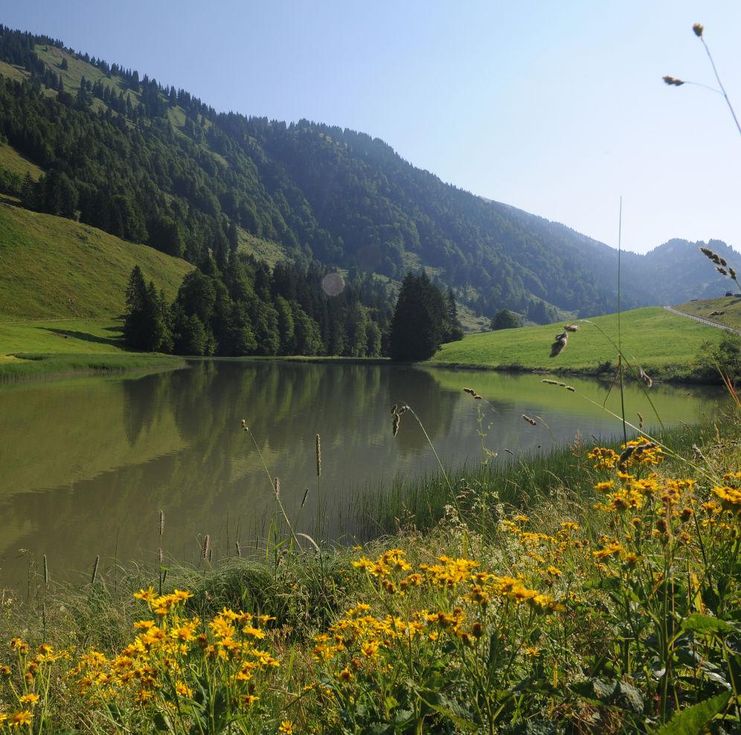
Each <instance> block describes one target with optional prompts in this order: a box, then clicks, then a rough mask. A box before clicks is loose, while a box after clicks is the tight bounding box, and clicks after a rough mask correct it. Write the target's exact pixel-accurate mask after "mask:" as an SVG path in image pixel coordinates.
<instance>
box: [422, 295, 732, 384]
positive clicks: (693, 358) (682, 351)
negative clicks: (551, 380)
mask: <svg viewBox="0 0 741 735" xmlns="http://www.w3.org/2000/svg"><path fill="white" fill-rule="evenodd" d="M576 324H577V326H578V331H577V332H574V333H570V334H569V338H568V345H567V347H566V349H564V350H563V351H562V352H561V353H560V354H559V355H558V356H556V357H549V354H550V348H551V344H552V343H553V340H554V337H555V335H556V334H557V333H559V332H561V325H560V324H551V325H547V326H543V327H523V328H520V329H507V330H503V331H499V332H487V333H484V334H472V335H467V336H466V337H464V338H463V340H462V341H460V342H455V343H452V344H446V345H443V347H442V349H441V350H440V352H438V353H437V354H436V355H435V357H434V358H433V359H432V363H433V364H434V363H440V364H449V365H462V366H466V367H490V368H507V367H513V368H521V369H526V370H554V371H558V370H566V371H570V370H571V371H575V372H590V373H598V372H603V371H609V370H610V369H614V367H615V366H616V365H617V358H618V351H617V348H616V343H617V315H616V314H609V315H607V316H600V317H594V318H593V319H589V320H578V321H577V322H576ZM621 329H622V350H623V354H624V355H625V357H626V358H627V359H628V360H629V361H630V362H631V364H632V365H634V366H638V365H640V366H642V367H643V368H644V369H645V370H646V371H647V372H649V373H651V372H654V373H659V374H661V375H664V376H672V375H674V376H678V377H682V376H685V377H686V376H688V375H689V374H691V373H692V372H693V371H694V369H695V368H696V367H697V366H698V360H699V359H700V355H701V352H702V350H703V346H704V345H705V344H706V343H710V344H711V345H715V344H717V343H718V342H720V340H721V339H722V337H723V332H721V330H717V329H713V328H712V327H708V326H705V325H702V324H699V323H697V322H695V321H693V320H691V319H685V318H684V317H680V316H675V315H673V314H671V313H669V312H668V311H666V310H665V309H661V308H657V307H650V308H645V309H634V310H633V311H628V312H625V313H624V314H623V315H622V318H621ZM610 340H612V342H611V341H610Z"/></svg>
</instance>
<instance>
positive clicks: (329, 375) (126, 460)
mask: <svg viewBox="0 0 741 735" xmlns="http://www.w3.org/2000/svg"><path fill="white" fill-rule="evenodd" d="M473 382H475V383H476V388H477V390H478V391H479V392H480V393H482V394H483V395H484V396H485V397H486V398H487V399H488V402H479V404H478V405H476V404H475V402H474V401H472V400H471V399H470V396H467V395H465V394H464V393H463V392H462V390H461V387H462V386H463V385H466V384H470V383H473ZM581 382H582V383H584V385H583V386H582V385H581V384H580V385H579V391H580V392H581V391H585V392H589V391H591V393H590V395H591V396H592V397H594V398H595V400H596V399H597V398H599V396H600V395H604V389H602V388H599V387H595V385H594V384H591V383H585V382H584V381H581ZM654 398H655V401H657V403H658V404H661V405H664V404H665V405H664V408H665V409H666V410H669V406H671V407H672V408H671V411H672V412H673V413H672V416H673V420H679V418H681V419H683V420H693V419H694V418H695V417H696V415H697V412H698V411H699V404H700V399H698V398H687V397H686V396H682V397H681V399H678V398H677V397H676V396H675V395H671V392H669V393H664V392H661V391H659V392H657V393H656V395H655V397H654ZM566 401H568V402H566ZM662 402H663V403H662ZM393 403H408V404H409V405H411V406H412V407H413V408H414V410H415V412H416V413H417V414H418V415H419V417H420V419H421V420H422V422H423V423H424V426H425V428H426V430H427V432H428V433H429V435H430V437H431V439H432V441H433V442H434V444H435V447H436V449H437V450H438V452H439V453H440V455H441V457H443V461H445V462H446V463H448V464H454V465H460V464H461V463H462V462H463V461H464V460H465V458H466V457H467V456H468V457H470V458H471V461H474V462H476V461H478V460H479V459H480V457H481V454H480V440H479V437H478V436H477V433H476V432H477V423H476V416H477V414H476V411H477V408H480V409H482V410H484V412H485V416H484V421H483V422H482V424H481V425H482V426H483V427H484V428H485V427H486V426H487V425H488V423H491V424H492V428H491V431H490V433H489V436H487V437H486V443H487V445H488V446H490V447H492V448H495V449H499V450H500V451H501V450H502V449H504V448H509V449H510V450H512V451H515V452H516V453H520V452H524V451H528V450H535V449H537V448H538V447H539V446H542V447H544V448H550V446H552V442H553V441H554V440H556V441H564V440H571V439H572V438H573V436H574V434H575V433H576V432H577V431H581V432H582V433H583V434H584V435H585V436H587V437H588V436H589V434H590V433H592V432H594V433H600V432H601V433H606V432H608V431H610V430H612V429H613V425H612V423H611V420H610V419H609V418H606V417H605V415H604V414H603V413H601V412H600V411H599V410H598V409H595V408H594V407H592V406H591V405H589V404H584V403H583V402H582V406H581V408H580V407H579V404H578V402H575V401H574V396H573V395H572V394H568V395H566V394H565V392H564V391H557V390H555V391H554V390H553V389H550V388H549V389H547V390H546V391H545V392H544V391H543V386H542V384H540V382H539V380H538V379H537V378H536V377H534V376H524V377H521V378H520V377H512V376H503V375H501V374H495V373H492V374H481V373H476V374H474V373H455V372H451V371H434V372H427V371H424V370H418V369H414V368H396V367H390V366H389V367H387V366H369V367H364V366H360V365H307V364H295V363H275V362H245V363H237V362H209V361H203V362H194V363H193V364H192V365H191V368H190V369H189V370H183V371H178V372H175V373H167V374H160V375H152V376H147V377H143V378H140V379H137V380H102V379H101V380H91V381H80V382H71V383H68V384H52V385H34V386H18V387H11V388H9V389H8V390H5V389H2V390H0V435H2V436H11V437H13V441H12V442H7V441H6V442H4V443H2V444H0V466H2V468H3V473H2V476H0V519H2V520H0V539H2V540H1V541H0V586H2V585H3V584H5V583H7V582H8V581H12V580H18V579H20V578H21V577H22V574H23V573H24V572H22V571H21V569H20V567H21V562H19V561H18V560H17V559H16V554H17V550H18V549H19V548H21V547H24V548H28V549H31V550H32V551H33V552H34V553H36V554H41V553H47V554H48V556H49V559H50V563H51V564H52V568H53V570H55V572H56V576H57V578H59V577H60V576H62V575H63V570H64V571H66V570H80V569H83V568H87V567H89V565H90V564H91V563H92V560H93V559H94V558H95V556H96V555H97V554H101V555H102V556H104V557H106V556H108V557H113V556H114V555H115V556H116V557H117V558H118V559H119V560H128V559H134V558H138V559H149V560H153V559H154V558H155V553H156V549H157V546H158V543H159V540H158V536H157V530H158V511H159V509H164V511H165V514H166V532H165V548H166V550H167V553H169V554H170V555H172V556H174V557H176V558H179V559H183V560H195V559H196V558H197V553H198V539H199V537H200V536H201V535H203V534H205V533H208V534H210V535H211V538H212V540H213V542H214V544H215V547H216V550H217V553H219V554H223V553H228V552H230V551H231V549H230V548H229V547H230V546H233V542H234V541H235V540H236V539H237V538H238V539H239V540H240V541H241V542H242V543H244V544H245V545H246V544H247V542H249V541H250V540H251V539H254V538H255V537H259V536H262V537H264V535H265V533H266V529H267V524H268V523H269V521H270V518H271V517H272V514H273V512H274V505H273V503H274V499H273V495H272V491H271V487H270V485H269V484H268V479H267V477H266V475H265V471H264V469H263V467H262V464H261V462H260V460H259V458H258V456H257V453H256V452H255V450H254V447H253V446H252V444H251V440H250V438H249V436H248V435H247V434H246V433H245V432H244V431H242V430H241V429H240V421H241V420H242V419H243V418H244V419H245V420H246V421H247V423H248V425H249V427H250V429H251V431H252V433H253V435H254V436H255V439H256V441H257V442H258V445H259V447H260V451H261V453H262V455H263V457H264V458H265V461H266V463H267V465H268V467H269V471H270V474H271V476H279V477H280V479H281V496H282V498H283V501H284V503H285V505H286V507H287V510H288V512H289V514H290V515H291V517H292V518H295V519H297V526H298V528H299V530H304V531H306V532H308V533H315V528H314V523H315V517H316V505H315V504H316V477H315V469H314V435H315V434H316V433H320V434H321V436H322V449H323V455H324V456H323V473H322V478H321V488H322V493H323V494H324V497H325V498H326V503H325V505H326V509H327V517H326V519H325V520H324V521H323V529H324V530H325V531H326V532H327V535H329V536H333V537H335V538H337V537H339V536H341V535H342V534H343V533H344V532H345V531H346V530H349V529H351V528H352V520H353V513H354V508H353V502H354V500H356V499H357V497H358V494H359V493H363V492H374V489H375V488H377V487H378V485H379V484H380V483H382V482H389V481H391V480H392V479H393V478H394V476H395V475H397V474H403V475H409V474H413V473H422V472H434V471H435V470H436V465H435V461H434V459H433V457H432V454H431V452H430V451H429V448H428V445H427V440H426V439H425V437H424V434H423V432H422V430H421V429H420V427H419V426H418V425H417V424H416V422H415V421H414V419H413V417H412V416H411V415H407V416H405V417H404V419H403V421H402V426H401V430H400V432H399V435H398V437H396V439H393V438H392V436H391V415H390V407H391V405H392V404H393ZM585 406H586V409H585V408H584V407H585ZM679 411H681V412H682V415H681V417H680V416H679V413H678V412H679ZM522 413H528V414H530V415H542V416H543V417H544V418H545V423H547V424H548V426H549V427H550V428H546V427H545V425H544V422H541V421H539V423H538V426H537V427H531V426H530V425H529V424H526V423H525V422H524V421H523V420H522V418H521V414H522ZM306 488H309V494H308V501H307V503H306V507H305V508H304V509H303V510H301V509H300V505H301V499H302V497H303V495H304V492H305V490H306ZM22 566H23V569H24V570H25V562H23V563H22Z"/></svg>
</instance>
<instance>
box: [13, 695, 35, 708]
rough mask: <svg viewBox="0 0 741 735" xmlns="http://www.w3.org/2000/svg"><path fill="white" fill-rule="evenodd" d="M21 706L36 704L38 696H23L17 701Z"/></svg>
mask: <svg viewBox="0 0 741 735" xmlns="http://www.w3.org/2000/svg"><path fill="white" fill-rule="evenodd" d="M18 701H19V702H20V703H21V704H30V705H32V706H33V705H34V704H36V702H38V701H39V695H38V694H24V695H23V696H22V697H21V698H20V699H19V700H18Z"/></svg>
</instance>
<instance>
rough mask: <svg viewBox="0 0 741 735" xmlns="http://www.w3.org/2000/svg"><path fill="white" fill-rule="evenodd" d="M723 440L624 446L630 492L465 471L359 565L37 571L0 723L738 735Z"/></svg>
mask: <svg viewBox="0 0 741 735" xmlns="http://www.w3.org/2000/svg"><path fill="white" fill-rule="evenodd" d="M723 426H724V430H723V433H722V434H719V433H718V431H717V427H708V428H707V429H703V430H702V431H701V432H700V433H699V434H698V433H697V432H695V434H694V436H692V435H691V432H689V431H687V430H686V429H685V430H681V432H680V433H679V434H668V435H666V436H665V437H664V441H665V444H666V445H667V448H666V452H665V454H664V453H662V452H659V451H658V450H657V448H656V447H655V446H640V447H639V448H634V450H633V453H632V454H631V455H630V458H627V457H626V458H623V459H622V460H620V461H621V464H620V467H621V468H622V470H623V471H624V472H625V473H627V474H623V476H622V478H619V477H618V476H617V474H616V470H617V467H616V463H617V462H618V457H619V455H618V454H617V453H616V452H613V451H612V450H610V449H609V448H600V449H599V451H596V452H592V453H591V457H589V458H588V457H587V456H586V455H587V447H584V446H574V447H571V449H570V452H562V453H560V454H559V456H558V462H557V463H555V464H554V463H550V465H549V462H548V460H547V459H543V460H542V461H541V462H540V464H541V465H542V467H541V469H540V470H538V469H537V468H536V470H535V471H534V472H533V473H532V476H530V475H528V468H527V467H526V466H525V465H524V464H523V465H522V466H517V467H516V468H514V469H511V470H508V471H504V470H503V471H502V472H501V474H500V475H499V479H498V481H497V480H488V481H483V482H479V481H478V480H480V479H481V478H480V477H479V478H478V480H477V479H476V478H475V477H473V478H471V477H462V478H461V479H460V483H461V485H458V480H456V481H455V482H456V485H455V487H453V486H451V487H449V492H448V494H447V496H446V497H443V498H441V499H440V500H441V501H442V502H444V503H446V504H447V505H448V509H447V510H446V511H445V513H444V517H443V519H442V521H441V522H440V523H439V524H437V525H436V526H435V527H434V528H432V529H431V530H430V531H428V532H426V533H421V532H420V531H419V530H417V529H416V528H414V527H413V526H407V527H406V528H405V529H403V530H400V531H398V532H397V533H396V534H395V535H393V536H392V537H387V538H385V539H382V540H378V541H374V542H372V543H370V544H368V545H367V546H366V547H365V548H364V549H362V550H361V549H355V550H352V551H349V550H343V549H337V550H331V549H323V550H322V551H320V552H318V551H317V550H316V549H314V548H313V547H311V546H310V544H309V543H308V542H307V543H306V549H305V550H304V551H299V550H297V549H296V548H295V547H294V548H293V549H291V548H290V547H289V545H288V544H279V545H277V546H275V547H272V546H271V547H270V548H269V549H268V550H267V551H268V557H267V558H269V559H271V561H270V562H265V563H258V562H255V561H248V560H246V559H241V558H239V559H237V558H235V559H232V560H230V561H228V562H226V563H224V564H223V565H221V566H219V567H218V568H216V569H210V568H209V565H208V562H207V558H208V556H207V554H206V557H205V558H206V560H204V562H203V566H202V568H201V569H198V570H196V569H191V570H188V569H182V568H178V567H177V565H174V564H173V565H169V566H168V565H166V564H163V565H162V566H161V567H160V568H159V569H158V570H157V569H155V570H146V569H143V568H139V569H134V570H132V571H131V572H129V573H124V572H122V570H120V568H115V569H114V570H112V572H111V574H110V575H107V576H102V575H101V574H98V573H97V565H96V572H94V574H93V578H92V580H91V583H90V584H89V585H88V586H87V587H86V588H84V589H81V590H69V589H67V590H65V589H62V588H58V587H56V586H55V585H54V584H53V583H52V582H50V580H49V579H48V576H47V575H46V573H44V574H43V575H39V576H38V577H33V576H32V577H31V580H30V584H29V592H31V596H30V598H29V600H28V602H27V603H25V604H21V603H18V602H16V601H14V600H13V599H12V598H11V597H9V596H7V595H6V596H5V597H4V599H5V600H6V604H5V605H4V606H3V614H2V616H1V617H0V637H5V638H10V637H11V636H14V635H16V636H17V634H18V633H20V632H21V631H25V632H24V633H23V636H24V638H25V639H27V640H24V639H20V638H17V637H16V638H15V639H14V640H13V642H12V643H11V645H10V647H9V648H7V649H5V651H2V652H0V672H4V677H5V678H4V680H3V683H0V700H1V701H2V702H3V703H4V708H3V709H0V712H3V713H4V714H5V715H6V716H7V718H8V722H11V721H12V722H15V723H17V722H20V721H27V722H29V725H27V726H25V725H24V726H23V727H24V728H25V730H21V732H23V731H25V732H34V733H38V732H39V731H40V727H41V724H42V723H43V725H44V727H45V731H55V732H69V733H72V732H75V733H78V732H79V733H81V732H101V733H102V732H139V733H154V732H170V733H191V732H193V733H195V732H199V733H255V734H257V733H259V734H260V735H263V734H267V733H276V732H277V733H299V732H301V733H317V734H319V733H322V734H326V735H335V734H336V735H346V734H348V733H354V734H357V735H360V734H366V733H399V734H401V733H410V734H411V733H415V734H416V733H423V732H431V733H432V732H434V733H451V734H452V733H494V732H502V733H513V734H514V733H540V732H543V733H557V732H575V733H589V732H599V733H606V734H607V735H611V734H613V733H614V734H617V733H655V732H657V731H658V732H661V733H665V734H666V733H674V734H676V733H691V734H692V735H701V733H703V732H706V731H710V732H711V733H717V734H718V735H720V734H721V733H729V732H733V731H735V729H737V725H738V722H739V720H738V717H739V704H740V703H741V702H740V700H739V699H738V675H739V668H738V661H737V655H736V653H735V641H736V640H737V639H738V634H739V629H738V621H737V616H736V614H735V613H736V612H737V602H738V595H739V568H738V552H739V538H740V532H741V528H739V506H741V487H740V486H741V473H739V472H736V471H735V470H736V468H737V467H738V463H739V459H741V458H740V457H739V451H738V440H739V430H738V429H739V427H738V416H737V415H736V414H729V415H728V416H727V417H726V420H725V421H724V423H723ZM693 440H694V441H693ZM691 441H693V443H696V442H699V443H700V444H701V445H702V446H701V451H700V452H689V453H687V454H685V453H684V451H683V450H684V448H685V447H686V446H687V444H688V443H689V442H691ZM638 445H640V442H636V443H635V444H634V446H638ZM618 451H619V449H618ZM662 456H664V461H663V463H662V462H661V460H662ZM569 457H570V460H569ZM657 463H659V464H658V465H657ZM549 473H550V481H549V483H547V484H546V483H544V482H542V480H543V478H545V477H546V476H547V475H548V474H549ZM561 474H562V475H563V480H561V479H560V477H559V476H560V475H561ZM507 481H509V482H511V483H512V488H511V489H512V493H513V494H512V496H511V497H512V500H515V501H516V502H517V506H513V505H511V504H510V503H509V502H507V500H506V498H505V497H504V495H503V493H502V492H500V489H501V486H502V483H504V484H505V485H506V483H507ZM520 486H522V489H523V490H524V491H525V492H524V494H523V495H520V496H518V495H517V489H518V488H519V487H520ZM463 487H465V488H466V492H465V493H463V492H461V490H462V488H463ZM42 568H44V567H42ZM148 586H151V587H150V589H146V588H147V587H148ZM139 588H144V591H143V592H142V593H140V594H139V595H138V597H139V598H140V599H139V600H138V601H134V600H132V599H131V596H130V595H131V593H132V592H133V591H135V590H137V589H139ZM173 588H175V589H174V590H173ZM183 588H186V589H187V590H189V592H187V593H183V592H178V591H177V589H183ZM170 590H173V592H172V593H171V594H167V593H168V592H169V591H170ZM162 592H165V594H164V595H163V594H162ZM242 611H244V612H242ZM271 618H275V620H271ZM135 621H138V623H137V626H136V628H135V629H133V630H132V624H133V623H134V622H135ZM27 641H28V642H27ZM42 641H44V642H46V643H49V644H51V646H52V648H44V647H41V648H40V647H39V645H40V643H41V642H42ZM61 650H64V652H65V657H64V658H61V659H60V658H58V652H60V651H61ZM1 667H7V668H1ZM29 667H30V668H29ZM29 671H31V673H32V675H31V676H30V677H29V676H26V677H25V678H24V677H23V673H24V672H29ZM36 699H38V701H36ZM12 718H15V720H13V719H12ZM2 727H3V723H1V722H0V728H2ZM6 729H7V725H6Z"/></svg>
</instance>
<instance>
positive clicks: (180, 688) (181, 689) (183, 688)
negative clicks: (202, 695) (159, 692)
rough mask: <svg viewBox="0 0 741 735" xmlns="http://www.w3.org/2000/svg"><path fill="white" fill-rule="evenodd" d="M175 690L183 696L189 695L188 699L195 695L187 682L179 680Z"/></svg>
mask: <svg viewBox="0 0 741 735" xmlns="http://www.w3.org/2000/svg"><path fill="white" fill-rule="evenodd" d="M175 691H176V692H177V693H178V695H179V696H181V697H188V699H190V698H192V697H193V690H192V689H191V688H190V687H189V686H188V685H187V684H186V683H185V682H182V681H179V682H178V683H177V684H175Z"/></svg>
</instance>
